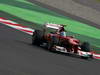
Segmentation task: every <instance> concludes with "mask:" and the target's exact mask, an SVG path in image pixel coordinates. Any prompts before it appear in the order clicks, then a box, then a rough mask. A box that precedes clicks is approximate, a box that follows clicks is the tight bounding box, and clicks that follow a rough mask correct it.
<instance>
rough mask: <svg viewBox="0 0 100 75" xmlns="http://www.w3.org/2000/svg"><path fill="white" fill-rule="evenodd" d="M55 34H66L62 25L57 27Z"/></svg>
mask: <svg viewBox="0 0 100 75" xmlns="http://www.w3.org/2000/svg"><path fill="white" fill-rule="evenodd" d="M57 34H60V35H61V36H66V32H65V29H64V26H63V25H62V26H61V27H60V28H59V29H58V31H57Z"/></svg>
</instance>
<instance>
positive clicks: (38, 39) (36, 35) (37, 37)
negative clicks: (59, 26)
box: [32, 30, 43, 45]
mask: <svg viewBox="0 0 100 75" xmlns="http://www.w3.org/2000/svg"><path fill="white" fill-rule="evenodd" d="M42 39H43V31H41V30H35V32H33V35H32V45H40V44H41V43H42V42H43V40H42Z"/></svg>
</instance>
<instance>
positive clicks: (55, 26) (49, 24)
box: [45, 23, 62, 29]
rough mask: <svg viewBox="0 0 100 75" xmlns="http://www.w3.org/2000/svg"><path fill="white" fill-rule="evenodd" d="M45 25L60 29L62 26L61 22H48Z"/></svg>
mask: <svg viewBox="0 0 100 75" xmlns="http://www.w3.org/2000/svg"><path fill="white" fill-rule="evenodd" d="M45 27H46V28H53V29H59V28H60V27H62V25H60V24H52V23H46V24H45Z"/></svg>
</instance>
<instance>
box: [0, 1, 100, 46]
mask: <svg viewBox="0 0 100 75" xmlns="http://www.w3.org/2000/svg"><path fill="white" fill-rule="evenodd" d="M0 3H1V4H0V10H1V11H4V12H7V13H9V14H12V15H14V16H17V17H19V18H21V19H23V20H26V21H29V22H33V23H36V24H40V25H42V24H44V23H46V22H52V23H57V24H66V25H67V26H66V30H67V31H69V32H72V33H73V34H72V35H76V34H79V35H81V36H82V37H81V36H80V37H79V36H78V38H79V39H81V40H82V41H84V40H88V41H89V42H91V43H92V45H93V46H97V47H99V48H100V43H99V41H100V35H99V34H100V30H99V29H97V28H95V27H92V26H89V25H87V24H83V23H80V22H78V21H74V20H72V19H70V18H69V17H65V16H62V15H60V14H57V13H55V12H53V11H50V10H48V9H45V8H42V7H40V6H38V5H36V4H32V3H30V2H27V1H26V0H16V1H15V0H4V1H0ZM37 9H38V10H37ZM83 36H85V37H83Z"/></svg>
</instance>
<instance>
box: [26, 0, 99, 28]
mask: <svg viewBox="0 0 100 75" xmlns="http://www.w3.org/2000/svg"><path fill="white" fill-rule="evenodd" d="M27 1H29V2H31V3H35V4H37V5H40V6H41V7H44V8H47V9H49V10H51V11H55V12H57V13H59V14H62V15H64V16H67V17H70V18H71V19H73V20H77V21H79V22H82V23H85V24H88V25H90V26H93V27H96V28H98V29H100V23H96V22H93V21H92V19H91V20H88V19H86V18H85V19H84V18H83V17H79V16H76V15H75V14H71V13H69V12H68V11H67V10H66V9H62V10H61V8H62V7H64V8H66V7H67V3H66V5H64V6H63V5H59V7H57V6H55V7H54V6H52V1H50V0H27ZM54 1H55V2H54ZM54 1H53V2H54V3H56V4H57V3H59V4H60V2H61V3H63V2H62V1H61V0H59V1H58V0H54ZM63 1H64V2H66V0H63ZM82 1H83V0H82ZM82 1H81V0H76V1H75V2H77V3H79V4H81V5H83V4H84V1H83V2H82ZM88 1H89V0H85V2H86V3H87V4H86V5H85V4H84V6H87V7H88ZM48 2H51V3H48ZM82 3H83V4H82ZM56 4H55V5H56ZM64 4H65V3H64ZM92 4H93V2H92ZM94 5H95V6H92V5H90V6H89V7H92V8H95V9H98V8H99V7H96V5H97V4H95V3H94ZM72 7H73V6H71V7H70V8H72ZM68 8H69V7H68ZM77 9H79V8H77ZM98 10H99V9H98ZM72 11H75V10H72ZM91 12H92V11H91ZM79 13H80V12H79ZM81 13H84V12H81ZM87 13H88V12H87ZM84 16H85V17H86V16H88V14H85V15H84ZM92 17H95V16H94V15H92ZM95 19H96V18H95ZM96 20H98V19H96Z"/></svg>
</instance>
